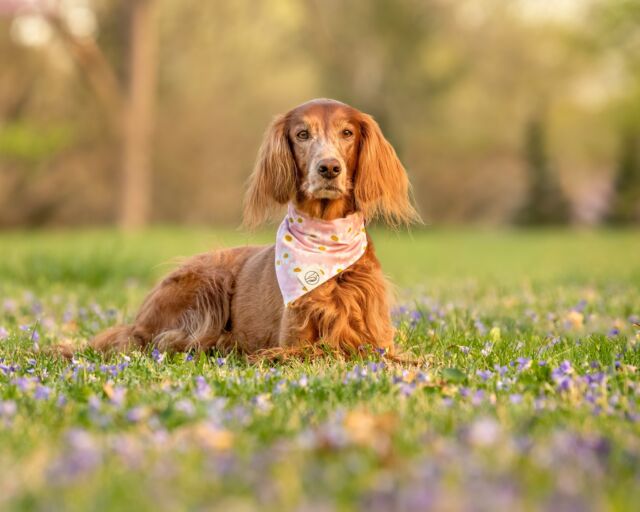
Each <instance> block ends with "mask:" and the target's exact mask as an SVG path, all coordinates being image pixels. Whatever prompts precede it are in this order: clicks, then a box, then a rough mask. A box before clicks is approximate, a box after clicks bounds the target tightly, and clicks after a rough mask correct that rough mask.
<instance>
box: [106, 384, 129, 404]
mask: <svg viewBox="0 0 640 512" xmlns="http://www.w3.org/2000/svg"><path fill="white" fill-rule="evenodd" d="M126 397H127V388H124V387H122V386H116V387H114V388H113V392H112V393H111V396H110V397H109V400H110V401H111V403H112V404H113V405H115V406H116V407H122V406H123V405H124V401H125V398H126Z"/></svg>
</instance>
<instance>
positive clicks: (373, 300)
mask: <svg viewBox="0 0 640 512" xmlns="http://www.w3.org/2000/svg"><path fill="white" fill-rule="evenodd" d="M323 163H324V164H326V163H328V164H329V165H330V166H332V167H331V168H332V169H333V168H334V167H335V168H336V169H339V170H340V172H339V174H338V175H337V176H335V177H332V179H327V178H325V177H323V176H322V175H321V173H320V171H319V169H320V168H321V166H322V164H323ZM325 172H326V168H325ZM289 201H292V202H293V203H294V204H295V207H296V208H297V209H298V210H300V211H302V212H305V213H307V214H308V215H310V216H313V217H316V218H319V219H324V220H333V219H336V218H339V217H344V216H346V215H348V214H350V213H353V212H355V211H360V212H362V213H363V215H364V217H365V219H366V220H367V221H371V220H372V219H374V218H375V217H380V218H382V219H383V220H385V221H386V222H388V223H389V224H392V225H397V224H400V223H409V222H412V221H413V220H416V219H417V214H416V212H415V210H414V209H413V207H412V206H411V202H410V199H409V183H408V180H407V175H406V172H405V170H404V168H403V166H402V164H401V163H400V160H399V159H398V157H397V155H396V153H395V151H394V149H393V147H392V146H391V145H390V144H389V143H388V142H387V140H386V139H385V138H384V136H383V135H382V133H381V131H380V128H379V127H378V125H377V123H376V122H375V121H374V120H373V118H371V117H370V116H368V115H366V114H363V113H361V112H359V111H358V110H356V109H354V108H352V107H350V106H348V105H345V104H343V103H340V102H337V101H333V100H325V99H322V100H313V101H310V102H307V103H304V104H303V105H300V106H299V107H297V108H295V109H293V110H291V111H290V112H288V113H287V114H285V115H280V116H278V117H276V119H275V120H274V121H273V122H272V123H271V125H270V126H269V128H268V129H267V131H266V133H265V136H264V141H263V143H262V146H261V148H260V151H259V154H258V159H257V162H256V165H255V169H254V171H253V173H252V175H251V177H250V179H249V189H248V192H247V195H246V199H245V203H244V223H245V225H246V226H247V227H249V228H255V227H256V226H258V225H260V224H261V223H263V222H264V221H265V220H267V218H268V217H269V214H270V213H271V212H273V211H274V209H275V207H277V206H279V205H282V204H285V203H287V202H289ZM274 259H275V256H274V246H268V247H238V248H234V249H228V250H222V251H218V252H213V253H206V254H200V255H198V256H195V257H193V258H191V259H190V260H188V261H187V262H186V263H184V264H183V265H182V266H181V267H180V268H178V269H177V270H176V271H174V272H173V273H171V274H170V275H169V276H168V277H166V278H165V279H164V280H163V281H162V282H161V283H160V284H158V285H157V286H156V288H155V289H154V290H153V291H152V292H151V293H150V294H149V295H148V297H147V298H146V299H145V301H144V302H143V304H142V307H141V308H140V311H139V313H138V315H137V316H136V318H135V321H134V322H133V324H132V325H127V326H118V327H114V328H111V329H109V330H107V331H105V332H103V333H101V334H99V335H98V336H97V337H96V338H95V339H94V340H92V342H91V346H92V347H93V348H95V349H97V350H100V351H125V350H130V349H144V348H147V347H150V346H154V347H157V348H158V349H160V350H171V351H185V350H190V349H196V350H206V349H209V348H214V347H215V348H217V349H219V350H221V351H223V352H227V351H230V350H234V349H235V350H238V351H240V352H243V353H247V354H252V353H256V352H257V351H260V350H262V349H272V348H275V347H281V348H296V347H300V346H302V345H307V344H315V343H318V342H323V343H326V344H328V346H331V347H335V348H336V349H339V350H344V351H353V350H354V349H358V348H359V347H361V346H363V345H369V346H371V347H373V348H384V349H387V350H389V351H392V350H393V334H394V330H393V327H392V325H391V319H390V312H389V304H388V299H387V290H386V284H385V279H384V276H383V274H382V270H381V269H380V264H379V262H378V260H377V259H376V256H375V253H374V248H373V244H372V243H371V240H369V244H368V248H367V250H366V252H365V254H364V255H363V256H362V257H361V258H360V259H359V260H358V261H357V262H356V263H355V264H353V265H352V266H350V267H349V268H347V269H345V270H344V271H343V272H342V273H341V274H339V275H338V276H336V277H334V278H333V279H331V280H329V281H328V282H326V283H324V284H323V285H321V286H319V287H318V288H316V289H314V290H313V291H311V292H309V293H307V294H306V295H304V296H302V297H300V298H299V299H298V300H297V301H295V302H294V303H293V304H292V305H290V306H289V307H287V308H285V307H284V306H283V300H282V296H281V294H280V290H279V288H278V283H277V281H276V274H275V267H274Z"/></svg>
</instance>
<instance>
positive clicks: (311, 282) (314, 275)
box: [298, 267, 324, 289]
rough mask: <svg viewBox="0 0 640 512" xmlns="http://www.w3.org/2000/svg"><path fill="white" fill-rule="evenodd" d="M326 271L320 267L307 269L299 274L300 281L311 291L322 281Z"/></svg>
mask: <svg viewBox="0 0 640 512" xmlns="http://www.w3.org/2000/svg"><path fill="white" fill-rule="evenodd" d="M323 275H324V271H323V270H322V269H321V268H320V267H306V268H303V269H302V272H300V273H299V274H298V281H300V284H302V286H306V287H307V288H309V289H312V288H315V287H316V286H318V285H319V284H320V282H321V281H322V276H323Z"/></svg>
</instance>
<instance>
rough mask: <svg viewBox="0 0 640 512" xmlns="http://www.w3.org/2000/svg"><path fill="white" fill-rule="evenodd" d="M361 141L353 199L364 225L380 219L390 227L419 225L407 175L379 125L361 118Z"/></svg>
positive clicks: (364, 117)
mask: <svg viewBox="0 0 640 512" xmlns="http://www.w3.org/2000/svg"><path fill="white" fill-rule="evenodd" d="M360 129H361V138H360V150H359V155H358V167H357V169H356V175H355V183H354V195H355V200H356V207H357V208H358V209H359V210H360V211H361V212H362V213H363V214H364V217H365V219H366V220H367V221H371V220H373V219H374V218H375V217H380V218H382V219H383V220H384V221H385V222H386V223H387V224H389V225H391V226H398V225H399V224H410V223H412V222H419V221H420V216H419V215H418V213H417V212H416V210H415V209H414V207H413V206H412V204H411V197H410V194H411V191H410V185H409V179H408V178H407V173H406V171H405V169H404V167H403V165H402V162H400V159H399V158H398V155H397V154H396V152H395V150H394V149H393V146H392V145H391V144H389V142H388V141H387V139H385V138H384V135H383V134H382V131H381V130H380V127H379V126H378V123H376V121H375V120H374V119H373V118H372V117H371V116H369V115H367V114H362V118H361V120H360Z"/></svg>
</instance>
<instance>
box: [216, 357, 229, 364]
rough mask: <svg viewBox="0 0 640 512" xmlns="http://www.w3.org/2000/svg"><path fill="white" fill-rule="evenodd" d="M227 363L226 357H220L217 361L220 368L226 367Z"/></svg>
mask: <svg viewBox="0 0 640 512" xmlns="http://www.w3.org/2000/svg"><path fill="white" fill-rule="evenodd" d="M226 362H227V359H226V358H225V357H218V358H217V359H216V364H217V365H218V366H224V364H225V363H226Z"/></svg>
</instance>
